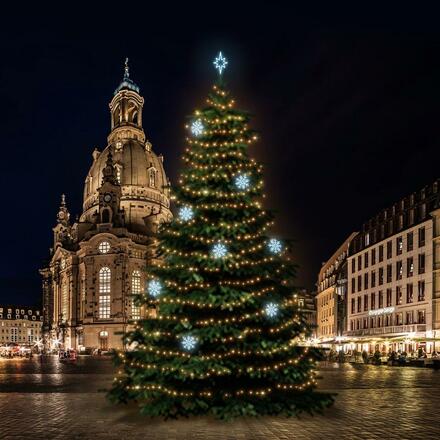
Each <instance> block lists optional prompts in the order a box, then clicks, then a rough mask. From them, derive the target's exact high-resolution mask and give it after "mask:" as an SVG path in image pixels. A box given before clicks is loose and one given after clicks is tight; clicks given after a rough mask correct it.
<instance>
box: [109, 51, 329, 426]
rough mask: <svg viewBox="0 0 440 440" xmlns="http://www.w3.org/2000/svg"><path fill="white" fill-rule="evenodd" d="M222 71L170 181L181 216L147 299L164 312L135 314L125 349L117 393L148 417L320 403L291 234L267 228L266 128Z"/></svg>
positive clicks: (323, 397) (168, 234)
mask: <svg viewBox="0 0 440 440" xmlns="http://www.w3.org/2000/svg"><path fill="white" fill-rule="evenodd" d="M214 64H215V67H216V68H217V69H218V71H219V74H220V75H219V79H218V81H217V82H216V84H215V85H214V86H213V89H212V92H211V93H210V94H209V96H208V99H207V101H206V107H205V108H203V109H201V110H197V111H195V113H194V116H193V117H192V119H191V121H190V123H189V125H188V129H189V133H190V135H189V137H188V139H187V148H186V150H185V153H184V155H183V161H184V167H183V170H182V173H181V178H180V181H179V185H178V186H176V187H174V188H173V193H174V200H175V204H176V216H175V218H174V220H173V221H172V222H171V223H169V224H166V225H163V227H162V228H161V231H160V233H159V237H158V238H159V244H158V249H157V252H158V255H157V257H158V258H157V261H158V263H157V265H155V266H154V267H151V268H149V270H148V277H149V279H148V281H147V285H146V290H145V295H143V296H142V298H139V304H140V305H143V306H144V307H145V308H147V309H148V308H151V307H155V309H156V313H155V314H150V315H149V316H148V317H147V318H146V319H143V320H140V321H139V322H137V323H136V328H135V330H134V331H132V332H130V333H128V334H127V336H126V343H127V346H129V347H130V349H128V350H127V351H125V352H121V353H119V354H118V355H117V364H118V367H119V371H118V374H117V377H116V378H115V381H114V385H113V389H112V390H111V392H110V398H111V399H112V400H113V401H115V402H129V401H136V402H138V404H139V405H140V406H141V412H142V413H144V414H147V415H151V416H164V417H178V416H188V415H197V414H214V415H215V416H217V417H220V418H233V417H237V416H246V415H263V414H285V415H293V414H297V413H300V412H302V411H307V412H315V411H320V410H322V409H323V408H324V407H326V406H328V405H330V404H331V403H332V397H331V396H330V395H328V394H324V393H319V392H316V391H315V390H314V389H315V387H316V372H315V368H316V361H317V359H318V358H319V353H318V352H317V351H316V350H315V349H313V348H310V347H307V346H306V345H305V344H304V343H303V341H304V339H305V338H306V337H307V336H309V334H310V328H309V326H308V324H307V323H306V321H305V318H304V316H303V315H302V313H301V310H300V308H299V307H298V302H297V299H296V296H295V294H294V287H293V280H294V277H295V266H294V265H293V263H292V262H291V261H290V260H289V258H288V254H289V249H288V247H287V245H286V244H285V243H284V242H283V241H281V240H280V239H278V238H275V237H272V236H271V235H270V228H271V226H272V225H273V214H272V213H271V212H270V211H268V210H267V209H265V208H264V207H263V204H262V198H263V197H264V195H263V175H262V166H261V165H260V164H258V163H257V162H256V161H255V160H254V159H252V158H251V157H250V156H249V153H248V150H249V146H250V145H251V144H252V143H253V142H255V141H256V139H257V137H256V135H255V133H254V132H253V131H251V130H250V128H249V127H248V122H249V116H248V115H247V114H246V113H245V112H242V111H239V110H236V109H235V108H234V107H235V102H234V100H233V99H232V98H231V96H230V94H229V92H228V91H227V90H226V89H225V86H224V82H223V80H222V72H223V70H224V68H225V67H226V65H227V61H226V59H225V58H224V57H223V55H222V54H221V52H220V54H219V56H218V57H217V58H216V60H215V62H214Z"/></svg>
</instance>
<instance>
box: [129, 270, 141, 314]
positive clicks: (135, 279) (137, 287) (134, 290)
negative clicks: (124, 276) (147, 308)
mask: <svg viewBox="0 0 440 440" xmlns="http://www.w3.org/2000/svg"><path fill="white" fill-rule="evenodd" d="M141 293H142V292H141V272H140V271H139V270H134V271H133V273H132V274H131V294H132V295H133V298H132V303H131V317H132V318H133V319H140V317H141V309H140V307H139V306H138V305H136V304H135V300H136V296H137V295H140V294H141Z"/></svg>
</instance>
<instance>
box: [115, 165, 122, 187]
mask: <svg viewBox="0 0 440 440" xmlns="http://www.w3.org/2000/svg"><path fill="white" fill-rule="evenodd" d="M121 176H122V167H121V165H116V180H117V181H118V183H119V184H121Z"/></svg>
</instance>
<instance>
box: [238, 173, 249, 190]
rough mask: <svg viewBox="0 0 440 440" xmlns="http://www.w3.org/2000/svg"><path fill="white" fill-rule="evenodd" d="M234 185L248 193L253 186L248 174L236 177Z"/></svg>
mask: <svg viewBox="0 0 440 440" xmlns="http://www.w3.org/2000/svg"><path fill="white" fill-rule="evenodd" d="M234 183H235V186H236V187H237V188H238V189H239V190H241V191H246V190H247V189H249V188H250V186H251V179H250V178H249V176H248V175H247V174H238V175H237V176H235V181H234Z"/></svg>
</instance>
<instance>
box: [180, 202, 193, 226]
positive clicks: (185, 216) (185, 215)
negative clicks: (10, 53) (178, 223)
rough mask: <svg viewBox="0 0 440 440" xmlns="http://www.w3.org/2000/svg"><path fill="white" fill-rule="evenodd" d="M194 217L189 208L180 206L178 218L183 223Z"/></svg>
mask: <svg viewBox="0 0 440 440" xmlns="http://www.w3.org/2000/svg"><path fill="white" fill-rule="evenodd" d="M193 217H194V211H193V209H192V208H191V206H182V207H181V208H180V210H179V218H180V220H183V221H184V222H187V221H189V220H191V219H192V218H193Z"/></svg>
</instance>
